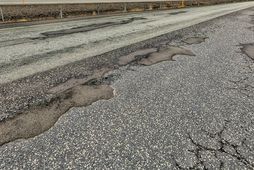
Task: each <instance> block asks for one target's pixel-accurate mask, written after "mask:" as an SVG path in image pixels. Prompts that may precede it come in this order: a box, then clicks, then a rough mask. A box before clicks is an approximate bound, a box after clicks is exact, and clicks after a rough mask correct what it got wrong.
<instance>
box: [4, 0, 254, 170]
mask: <svg viewBox="0 0 254 170" xmlns="http://www.w3.org/2000/svg"><path fill="white" fill-rule="evenodd" d="M251 4H252V3H251V2H249V3H243V4H241V5H239V4H235V5H233V4H230V5H220V6H216V7H204V8H195V9H182V10H180V11H187V12H185V13H184V12H180V13H179V12H178V13H175V14H176V15H175V16H174V17H173V16H172V14H171V15H169V19H167V18H165V15H167V16H168V13H170V12H172V11H164V12H155V13H149V14H135V15H131V17H130V16H125V17H119V18H118V19H116V18H115V17H113V18H107V20H108V21H110V22H108V23H107V24H108V25H110V24H111V25H112V24H116V23H119V22H121V23H122V21H123V20H128V19H129V18H135V17H136V19H134V20H133V21H132V20H131V21H130V20H128V22H130V23H128V24H123V25H121V26H120V25H118V24H116V25H114V26H110V27H109V28H107V27H104V28H98V29H96V30H94V31H92V32H86V31H82V32H80V33H70V32H72V31H73V29H69V28H72V27H75V29H74V32H75V31H76V30H77V29H78V30H79V29H81V30H84V29H85V30H86V29H90V28H91V27H94V26H95V25H92V26H91V24H92V22H95V20H89V21H87V22H89V25H90V26H89V28H87V27H85V28H84V27H80V26H81V25H82V24H87V23H82V22H81V23H79V22H67V23H64V24H63V23H60V24H59V23H58V24H49V25H43V26H42V25H41V26H31V27H24V28H13V29H5V30H2V31H1V38H2V37H3V39H4V40H3V41H8V40H9V41H10V43H9V45H6V43H1V45H3V46H5V47H3V46H2V47H1V53H0V54H1V55H2V54H3V53H5V56H6V57H5V58H4V57H2V58H3V60H5V62H4V61H3V62H2V63H7V62H13V63H15V64H17V66H16V67H18V68H21V69H22V67H23V66H19V64H20V63H19V62H17V61H19V60H15V59H14V58H15V56H16V58H17V59H20V58H19V57H22V58H29V54H30V58H33V57H31V56H32V54H34V55H35V54H36V53H38V55H39V56H41V57H36V59H35V58H34V60H33V62H32V63H31V62H28V64H24V65H26V66H27V67H31V65H33V64H35V63H36V64H37V67H38V70H36V72H37V71H43V70H44V69H41V68H43V67H44V66H43V64H42V65H38V63H37V62H40V63H47V64H46V65H47V66H49V67H50V66H52V68H54V67H56V66H60V65H62V64H63V63H61V61H60V60H59V62H56V60H55V58H54V57H52V56H51V55H52V54H56V55H59V54H60V55H61V56H62V55H63V56H62V59H63V60H64V61H66V63H70V64H68V65H65V66H61V67H57V68H54V69H52V70H49V71H46V72H43V73H37V74H34V72H32V73H31V74H34V75H32V76H30V77H25V78H23V79H20V80H15V81H13V82H12V83H7V84H2V85H1V87H0V91H1V96H0V101H1V103H2V104H1V112H2V113H1V117H0V120H1V119H2V120H5V121H2V122H0V136H1V135H2V133H1V132H3V131H4V130H5V129H8V128H11V127H8V122H11V121H12V120H14V124H13V125H15V126H17V127H22V126H21V125H22V124H25V123H26V119H22V117H24V116H25V115H28V118H29V116H31V115H32V114H31V112H29V109H31V108H32V110H33V111H34V109H35V111H36V109H37V110H38V113H39V111H40V114H44V113H41V110H42V107H49V106H53V105H51V104H48V103H49V102H48V103H47V104H45V105H39V104H38V101H42V100H43V99H44V98H45V100H46V99H47V98H50V96H51V95H48V94H47V93H49V92H50V93H53V92H55V91H57V90H58V92H59V91H60V92H61V93H62V91H63V89H64V88H66V87H68V86H71V85H73V86H75V85H76V86H79V85H80V84H82V87H89V88H91V87H93V89H92V90H94V89H95V90H96V89H101V87H102V86H103V87H104V86H106V87H110V88H112V89H113V96H110V97H109V98H107V100H106V99H105V98H104V99H102V100H97V101H96V102H93V103H92V104H91V105H87V106H86V107H85V106H83V107H82V105H79V107H72V108H71V109H69V110H68V111H67V112H66V113H64V114H63V115H62V116H60V117H59V119H57V121H56V122H55V123H54V124H52V126H51V128H50V129H47V130H45V131H44V132H41V133H40V134H37V135H31V137H30V138H28V137H27V136H26V137H23V138H22V137H17V139H18V140H11V141H10V142H5V143H4V144H2V145H1V146H0V153H1V154H0V169H253V168H254V115H253V114H254V62H253V60H254V33H253V31H254V29H253V28H254V17H253V16H254V8H248V9H244V10H241V11H238V12H235V13H231V14H228V15H225V16H222V17H218V18H215V19H212V20H210V21H206V22H203V23H200V24H196V25H193V26H190V27H188V28H183V29H180V30H177V31H173V32H170V31H172V30H174V29H177V28H182V27H183V26H179V27H174V24H173V25H172V24H170V21H172V20H173V18H175V19H176V18H177V16H178V17H179V18H178V20H182V22H181V23H182V24H184V23H186V25H185V26H187V25H189V24H191V23H192V24H193V23H195V22H197V20H198V21H204V20H206V19H207V18H209V17H208V16H210V15H206V17H205V18H206V19H204V18H203V16H204V13H202V12H201V11H203V12H205V13H209V12H211V11H212V10H210V11H209V10H208V9H212V8H213V9H216V10H218V7H221V9H227V10H224V11H223V12H218V13H219V14H218V13H217V14H218V15H222V14H225V13H229V12H231V11H234V10H236V9H238V8H240V9H241V8H245V7H251V6H252V5H251ZM232 9H234V10H232ZM216 10H215V11H216ZM198 11H199V12H198ZM175 12H176V11H175ZM191 12H193V13H192V14H193V15H190V13H191ZM211 13H212V12H211ZM161 15H162V16H161ZM192 16H196V17H193V18H192ZM198 16H199V17H198ZM212 16H213V17H214V16H215V13H213V15H212ZM212 16H210V17H212ZM138 17H139V18H138ZM157 17H158V18H157ZM160 17H161V18H160ZM143 18H150V20H152V18H154V20H155V21H151V22H147V23H145V21H149V19H143ZM159 18H160V19H159ZM170 18H171V19H172V20H171V19H170ZM184 18H186V19H185V21H186V22H183V21H184ZM187 18H188V19H187ZM191 18H192V19H191ZM198 18H203V19H200V20H199V19H198ZM175 19H174V21H175V22H177V21H176V20H175ZM190 19H191V22H189V20H190ZM105 20H106V19H105V18H104V19H102V20H101V22H105ZM98 21H100V20H98ZM167 21H168V22H167ZM187 21H188V22H187ZM90 22H91V23H90ZM125 22H127V21H125ZM172 22H173V21H172ZM175 22H174V23H175ZM74 23H75V25H74ZM159 23H161V25H159ZM80 24H81V25H80ZM104 24H105V23H104ZM107 24H106V25H107ZM164 24H165V25H166V26H165V27H164V26H163V25H164ZM63 25H64V26H63ZM96 26H98V25H96ZM141 26H142V27H141ZM76 27H78V28H76ZM112 27H114V28H118V29H112ZM139 27H140V28H139ZM171 27H174V29H173V28H172V29H171ZM120 28H121V29H120ZM130 28H132V29H133V30H138V29H141V28H142V30H143V31H144V35H142V34H141V32H138V31H137V32H134V33H132V32H131V30H130ZM149 28H151V30H152V31H151V32H150V31H149ZM160 28H161V29H160ZM43 29H44V30H43ZM38 30H40V31H41V32H40V33H38ZM59 30H64V31H61V32H59ZM118 30H119V32H118ZM120 30H121V31H120ZM145 30H147V31H145ZM155 30H156V31H155ZM52 31H53V32H52ZM101 31H104V32H103V34H102V33H100V34H99V32H101ZM107 31H108V32H107ZM128 31H130V32H128ZM166 31H169V33H167V34H164V35H161V36H158V37H154V36H156V35H159V34H161V33H166ZM21 32H23V34H21ZM63 32H64V33H63ZM122 32H124V33H122ZM5 33H6V34H5ZM11 33H12V34H13V36H11V35H10V34H11ZM41 33H44V34H41ZM93 33H94V34H93ZM95 33H98V34H96V36H95ZM120 33H121V36H120V37H119V38H118V39H116V38H115V37H117V36H113V35H119V34H120ZM138 33H140V34H141V35H140V36H138V37H137V39H139V38H140V39H141V40H144V39H145V38H144V37H145V35H147V38H151V39H148V40H145V41H143V42H137V39H135V37H136V36H137V35H139V34H138ZM14 35H15V36H14ZM110 35H112V36H113V37H114V38H112V39H111V38H106V37H109V36H110ZM89 36H90V39H89ZM11 37H16V38H17V37H18V38H17V40H16V41H12V40H13V39H11ZM28 37H34V39H35V41H36V42H34V39H32V40H31V39H30V40H29V42H25V43H24V42H21V43H18V42H19V41H21V40H24V41H27V39H28ZM102 37H104V38H102ZM124 37H125V38H124ZM152 37H153V38H152ZM147 38H146V39H147ZM60 40H62V41H60ZM78 40H80V42H79V41H78ZM100 40H103V41H102V42H100ZM30 41H31V42H30ZM83 41H86V44H89V42H91V45H88V46H87V47H86V46H84V45H83V44H84V42H83ZM127 41H130V42H129V43H128V42H127ZM14 42H16V43H17V44H16V45H15V44H14ZM92 42H93V45H92ZM109 42H110V43H109ZM117 42H118V44H119V46H118V44H117ZM51 43H52V44H51ZM75 43H76V44H75ZM111 43H112V44H113V46H114V48H113V47H112V46H110V45H112V44H111ZM131 43H135V44H133V45H130V44H131ZM25 44H26V45H25ZM47 44H48V45H47ZM80 44H81V46H79V47H76V48H74V49H68V47H69V46H71V45H72V46H78V45H80ZM37 45H38V48H36V47H37ZM44 45H45V46H47V48H46V47H45V49H44ZM68 45H69V46H68ZM124 45H129V46H124ZM123 46H124V47H123ZM14 47H15V48H14ZM22 47H27V48H24V49H23V50H21V49H22ZM65 47H66V48H67V50H66V51H61V50H63V49H66V48H65ZM88 47H89V48H88ZM119 47H123V48H120V49H117V48H119ZM110 48H112V50H113V49H115V50H113V51H110V52H107V53H105V52H106V51H108V50H109V49H110ZM4 49H5V50H4ZM10 49H11V50H10ZM92 49H97V52H89V50H92ZM47 50H49V52H48V55H50V56H47V57H45V52H46V51H47ZM52 50H53V51H54V50H55V51H57V50H60V51H57V52H52V53H51V52H50V51H52ZM86 52H87V53H88V54H89V55H92V54H102V55H99V56H96V57H89V58H87V57H88V56H86ZM8 53H9V55H7V54H8ZM41 53H42V54H41ZM79 53H80V54H82V55H80V56H79V55H78V54H79ZM11 56H12V57H11ZM133 56H134V57H133ZM44 57H45V58H44ZM58 57H59V58H61V57H60V56H58ZM41 58H43V59H41ZM59 58H58V59H59ZM84 58H85V59H84ZM11 59H13V60H11ZM56 59H57V57H56ZM81 59H83V60H81ZM29 60H30V59H29ZM74 61H78V62H76V63H71V62H74ZM49 62H50V63H49ZM36 64H35V65H36ZM7 65H8V64H7ZM12 65H13V64H9V65H8V67H4V66H3V67H2V69H7V70H8V69H9V70H15V69H16V70H19V69H17V68H15V69H14V68H12ZM31 68H32V67H31ZM102 69H103V70H109V71H105V72H106V74H105V75H104V74H103V76H102V77H103V78H102V77H100V76H97V77H96V76H95V75H97V74H98V73H100V71H98V70H102ZM31 70H33V69H31ZM96 70H97V71H96ZM19 72H21V73H22V72H24V71H19ZM1 73H3V72H2V71H1ZM9 74H13V75H14V73H9ZM2 75H4V74H2ZM5 75H7V74H5ZM25 75H27V73H26V74H24V75H23V76H25ZM91 75H93V76H94V77H96V78H93V79H89V81H88V80H87V79H88V78H87V77H89V76H91ZM23 76H18V77H19V78H20V77H23ZM2 77H3V76H2ZM18 77H16V78H18ZM98 77H100V78H98ZM73 79H74V80H76V81H74V80H73ZM7 80H9V79H8V78H5V79H4V78H3V79H2V81H3V82H8V81H7ZM91 80H92V81H91ZM3 82H2V83H3ZM66 82H67V84H66ZM63 85H64V86H63ZM71 88H72V87H70V89H71ZM59 89H60V90H59ZM80 89H81V87H79V88H76V89H75V90H76V91H75V90H72V91H69V92H71V93H68V94H69V96H75V95H77V94H76V93H78V92H81V91H79V90H80ZM101 93H104V92H103V91H102V92H101ZM91 96H92V97H94V96H95V94H92V95H91ZM68 99H69V98H68V96H67V97H65V98H61V100H60V103H58V104H59V105H60V106H61V102H65V103H66V100H68ZM55 100H57V99H55ZM78 100H81V98H78ZM24 103H28V104H26V105H24ZM31 103H33V105H29V104H31ZM36 103H37V104H36ZM67 103H68V102H67ZM70 103H72V104H73V103H75V101H74V100H72V101H71V102H70ZM31 106H32V107H31ZM75 106H77V105H75ZM10 108H11V109H10ZM24 108H25V109H24ZM38 108H39V109H38ZM15 109H16V110H15ZM19 109H20V110H22V109H23V110H24V113H20V114H17V113H18V110H19ZM13 110H14V111H13ZM12 111H13V112H12ZM44 111H45V110H44ZM25 113H27V114H25ZM45 114H46V111H45ZM35 115H36V113H35ZM11 116H12V117H14V118H13V119H11V118H10V117H11ZM17 117H18V118H20V119H15V118H17ZM38 117H40V116H38V115H37V116H34V117H33V118H32V119H30V120H29V121H32V122H33V121H34V119H37V118H38ZM19 120H22V121H19ZM40 121H41V120H37V122H40ZM38 126H39V123H34V124H32V125H29V126H28V127H30V128H31V129H30V131H33V130H35V129H38ZM15 130H16V131H18V132H20V134H21V133H23V131H22V129H20V128H17V129H15ZM6 136H7V135H6ZM32 136H33V137H32ZM1 140H2V138H0V142H1Z"/></svg>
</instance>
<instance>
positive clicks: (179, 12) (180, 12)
mask: <svg viewBox="0 0 254 170" xmlns="http://www.w3.org/2000/svg"><path fill="white" fill-rule="evenodd" d="M186 12H187V11H177V12H171V13H169V15H177V14H183V13H186Z"/></svg>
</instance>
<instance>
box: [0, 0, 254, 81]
mask: <svg viewBox="0 0 254 170" xmlns="http://www.w3.org/2000/svg"><path fill="white" fill-rule="evenodd" d="M253 5H254V3H253V2H246V3H235V4H226V5H217V6H208V7H201V8H189V9H182V10H171V11H161V12H151V13H144V14H141V13H140V14H131V15H126V16H114V17H107V18H101V19H98V18H97V19H90V20H79V21H73V22H64V23H55V24H47V25H37V26H31V27H19V28H12V29H10V28H7V29H2V30H0V37H1V39H0V66H1V67H0V83H6V82H10V81H13V80H16V79H19V78H22V77H26V76H28V75H32V74H34V73H37V72H42V71H46V70H49V69H51V68H55V67H57V66H61V65H66V64H68V63H71V62H75V61H79V60H82V59H84V58H87V57H91V56H95V55H99V54H103V53H105V52H108V51H112V50H114V49H117V48H120V47H124V46H127V45H130V44H133V43H136V42H140V41H143V40H146V39H149V38H152V37H155V36H159V35H162V34H165V33H168V32H170V31H174V30H177V29H181V28H184V27H187V26H191V25H194V24H197V23H200V22H202V21H206V20H209V19H211V18H215V17H218V16H221V15H225V14H227V13H230V12H233V11H237V10H240V9H243V8H247V7H251V6H253ZM179 11H181V12H179ZM63 35H64V36H63ZM17 67H19V69H16V68H17Z"/></svg>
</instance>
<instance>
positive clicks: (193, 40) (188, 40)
mask: <svg viewBox="0 0 254 170" xmlns="http://www.w3.org/2000/svg"><path fill="white" fill-rule="evenodd" d="M206 38H207V37H189V38H186V39H184V40H183V42H185V43H186V44H189V45H191V44H200V43H202V42H205V40H206Z"/></svg>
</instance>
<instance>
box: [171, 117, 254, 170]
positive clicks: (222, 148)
mask: <svg viewBox="0 0 254 170" xmlns="http://www.w3.org/2000/svg"><path fill="white" fill-rule="evenodd" d="M228 123H229V121H227V120H225V124H224V126H223V127H222V129H221V130H220V131H218V132H216V133H211V132H209V131H205V130H202V131H203V132H204V133H205V134H206V135H207V136H208V137H209V138H210V139H216V140H217V143H218V144H219V147H218V148H213V147H209V146H205V145H204V144H201V143H199V142H198V141H196V140H194V138H193V137H192V135H191V134H190V133H188V134H187V136H188V139H189V141H190V142H191V144H192V145H193V146H194V147H195V148H194V149H189V150H188V151H189V152H191V153H193V154H194V156H195V159H196V163H195V164H194V165H193V166H189V167H184V166H182V165H181V164H180V163H179V162H177V161H176V159H175V158H173V161H174V163H175V166H176V167H177V168H179V169H200V168H201V169H208V167H206V164H205V161H204V160H203V159H202V152H210V153H212V154H213V155H214V156H215V157H216V158H217V159H218V158H219V156H218V155H219V154H226V155H228V156H230V157H232V158H234V159H235V161H237V162H240V163H241V164H243V165H244V166H245V167H246V168H247V169H253V168H254V163H253V162H251V161H250V160H249V159H247V158H246V157H245V156H244V155H242V154H241V152H240V151H239V148H240V147H243V146H245V148H247V149H248V150H249V151H252V150H251V149H250V148H249V147H247V146H248V145H247V144H246V143H245V141H246V138H244V139H242V141H241V142H240V144H238V145H237V144H234V143H231V142H230V141H228V140H227V139H225V138H224V137H223V134H224V133H225V132H226V131H227V130H228ZM227 148H231V149H232V150H233V152H230V151H228V150H227ZM224 165H225V162H224V161H223V160H220V165H219V168H220V169H223V167H224Z"/></svg>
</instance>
